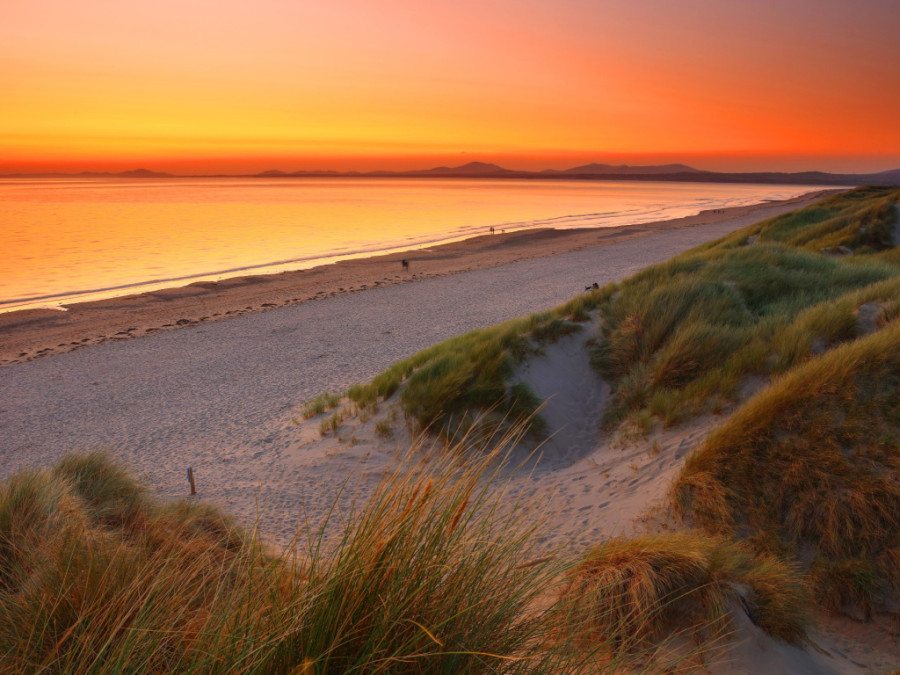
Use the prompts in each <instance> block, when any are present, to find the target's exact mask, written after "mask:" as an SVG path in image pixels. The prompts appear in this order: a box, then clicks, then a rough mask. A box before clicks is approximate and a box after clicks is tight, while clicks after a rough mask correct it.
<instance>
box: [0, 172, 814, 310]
mask: <svg viewBox="0 0 900 675" xmlns="http://www.w3.org/2000/svg"><path fill="white" fill-rule="evenodd" d="M811 189H812V188H810V187H804V186H764V185H716V184H701V183H645V182H630V181H623V182H586V181H547V182H539V181H529V180H522V181H518V180H497V181H490V180H461V179H455V180H402V179H241V178H214V179H208V178H203V179H194V178H181V179H159V180H139V179H130V180H129V179H66V180H59V179H40V180H34V179H16V180H0V311H10V310H13V309H21V308H24V307H53V306H59V305H62V304H64V303H67V302H74V301H79V300H86V299H96V298H101V297H110V296H114V295H122V294H126V293H134V292H139V291H145V290H152V289H156V288H161V287H166V286H176V285H184V284H188V283H191V282H193V281H198V280H201V279H203V280H209V279H221V278H223V277H228V276H237V275H242V274H247V273H271V272H278V271H283V270H288V269H300V268H304V267H312V266H314V265H318V264H322V263H325V262H332V261H334V260H339V259H345V258H352V257H362V256H368V255H372V254H373V253H378V252H384V251H392V250H404V249H414V248H417V247H420V246H425V245H428V244H434V243H437V242H445V241H451V240H456V239H462V238H466V237H471V236H475V235H478V234H483V233H486V232H488V229H489V228H490V227H492V226H493V227H496V228H497V229H498V230H506V231H512V230H520V229H525V228H535V227H555V228H575V227H616V226H620V225H626V224H632V223H645V222H650V221H655V220H665V219H669V218H678V217H681V216H686V215H692V214H695V213H697V212H698V211H701V210H703V209H712V208H722V207H728V206H738V205H744V204H753V203H758V202H761V201H765V200H770V199H785V198H788V197H792V196H794V195H798V194H802V193H804V192H808V191H809V190H811Z"/></svg>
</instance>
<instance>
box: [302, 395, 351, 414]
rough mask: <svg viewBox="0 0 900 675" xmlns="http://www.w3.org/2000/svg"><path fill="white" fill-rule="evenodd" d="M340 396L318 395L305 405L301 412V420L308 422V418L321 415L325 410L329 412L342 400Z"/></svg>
mask: <svg viewBox="0 0 900 675" xmlns="http://www.w3.org/2000/svg"><path fill="white" fill-rule="evenodd" d="M343 398H344V397H343V395H342V394H330V393H328V392H326V393H324V394H319V395H318V396H316V397H315V398H314V399H313V400H311V401H309V402H307V403H305V404H304V405H303V408H302V410H301V414H302V415H303V419H305V420H308V419H309V418H310V417H315V416H316V415H321V414H322V413H323V412H325V411H326V410H331V409H332V408H334V407H335V406H336V405H338V404H339V403H340V402H341V401H342V400H343Z"/></svg>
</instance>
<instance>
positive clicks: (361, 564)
mask: <svg viewBox="0 0 900 675" xmlns="http://www.w3.org/2000/svg"><path fill="white" fill-rule="evenodd" d="M496 440H497V447H495V452H494V453H491V454H488V455H478V456H479V457H480V459H479V461H477V462H473V461H472V454H471V453H466V452H454V453H444V454H442V455H440V457H439V458H437V459H432V460H429V461H426V460H424V459H421V457H422V454H421V453H419V454H418V455H416V456H417V457H419V459H417V460H415V461H412V462H411V464H410V467H409V470H408V471H403V472H400V473H397V474H390V475H388V476H386V477H385V479H384V480H383V481H382V482H381V484H380V485H379V486H378V487H377V489H376V490H375V491H374V493H373V494H372V495H371V496H370V497H368V498H366V499H365V500H364V501H363V502H360V503H358V504H357V505H355V506H354V508H352V509H351V511H350V512H349V513H347V514H344V516H342V519H341V521H340V523H329V522H327V521H326V522H324V523H322V524H321V525H320V526H318V527H310V529H309V531H308V532H300V533H298V535H297V539H296V541H295V544H296V547H291V548H289V549H288V550H286V551H284V552H281V553H278V552H274V551H272V550H271V549H269V548H267V547H266V546H264V545H263V544H262V543H261V542H260V541H259V539H258V538H257V536H256V535H255V534H254V533H252V532H246V531H244V530H242V529H241V528H240V527H238V526H237V525H236V524H235V523H234V522H233V521H232V520H231V519H230V518H228V517H227V516H225V515H224V514H222V513H221V512H220V511H218V510H217V509H215V508H213V507H210V506H208V505H204V504H202V503H188V502H183V501H182V502H176V503H166V504H164V503H159V502H157V501H155V500H154V499H152V498H151V497H150V496H149V495H148V493H147V492H146V491H145V489H144V488H142V487H141V486H140V484H138V483H137V482H136V481H135V480H134V479H133V478H132V477H131V476H130V475H129V474H128V472H127V471H125V470H123V469H122V468H121V467H119V466H117V465H116V464H114V463H113V462H111V461H110V459H109V458H108V457H107V456H105V455H100V454H90V455H70V456H68V457H66V458H64V459H63V460H62V461H61V462H60V463H59V464H58V465H57V466H56V467H54V468H53V469H50V470H37V471H25V472H21V473H18V474H16V475H15V476H13V477H11V478H10V479H9V480H7V481H6V482H5V483H3V484H2V486H0V672H10V673H14V672H15V673H19V672H46V673H67V674H68V673H76V674H77V673H120V672H141V673H145V672H146V673H304V674H306V673H353V672H364V673H379V672H384V673H584V672H621V671H622V670H633V671H640V670H645V669H646V668H647V667H648V663H651V662H652V663H657V664H658V663H659V660H658V658H657V659H656V660H653V659H651V660H648V658H649V655H651V654H657V656H658V654H659V653H661V652H660V651H659V648H660V647H661V646H663V645H665V644H666V643H667V642H668V641H669V640H670V637H669V636H667V635H664V634H660V635H658V636H654V639H657V638H658V641H657V642H655V643H653V644H649V645H648V644H642V645H641V646H640V648H630V649H628V650H618V651H617V652H615V653H611V652H610V650H609V649H608V645H609V643H610V640H611V639H614V638H615V639H618V637H617V636H619V634H620V633H622V632H623V631H624V632H625V633H629V632H634V631H638V632H640V631H642V629H641V628H640V627H639V626H638V624H635V623H634V622H635V621H638V622H639V623H640V622H643V621H645V619H644V618H642V617H639V616H636V615H635V613H634V611H633V609H634V608H633V606H632V600H633V598H632V597H630V596H628V595H627V594H621V595H619V597H620V599H621V602H617V601H616V600H615V599H614V598H615V595H616V594H618V593H619V590H620V586H621V583H620V582H617V583H618V585H616V583H614V582H612V581H609V582H608V583H610V586H609V588H608V589H607V591H606V596H607V599H606V603H607V605H608V607H605V608H604V609H602V610H601V611H598V607H597V606H596V605H594V606H592V611H590V612H589V613H585V612H584V611H583V610H584V598H585V597H587V596H586V595H585V593H583V592H582V591H583V589H582V588H580V587H579V589H578V593H574V592H573V590H574V589H575V584H576V583H577V584H581V585H582V586H583V585H584V584H585V583H587V581H589V582H590V593H594V594H596V593H600V594H602V593H603V592H604V591H603V584H606V583H607V581H604V582H603V583H600V584H598V582H597V579H596V578H595V573H596V570H597V569H598V567H597V566H598V565H600V564H601V563H600V562H599V560H600V557H599V556H601V555H602V554H600V553H598V552H597V551H595V552H592V553H591V554H589V556H588V557H587V559H586V562H584V563H582V564H581V566H580V567H579V566H578V561H577V560H575V559H573V558H572V557H571V556H569V555H567V554H565V553H564V552H563V551H562V550H556V551H551V552H550V554H549V555H548V552H547V551H546V550H543V549H539V548H538V547H537V543H536V542H537V541H538V538H539V537H540V536H541V533H542V528H543V519H542V517H541V516H540V515H539V514H538V505H535V504H523V503H520V502H517V501H516V500H515V499H513V498H511V496H510V495H509V493H508V492H507V490H506V489H505V488H504V483H503V479H501V478H500V475H501V474H504V473H505V472H506V471H507V469H506V468H505V466H504V460H503V457H504V454H503V453H504V451H505V448H508V447H509V446H510V445H511V444H512V443H514V442H515V441H516V440H517V438H516V437H509V436H508V437H505V438H502V439H496ZM411 458H412V456H411ZM334 525H338V526H339V527H340V528H341V533H340V535H339V536H338V537H337V538H336V540H334V541H330V542H327V541H326V539H325V532H326V530H329V529H330V528H332V527H333V526H334ZM706 541H707V540H706V539H704V538H703V537H702V536H697V537H694V536H687V535H685V537H684V542H681V543H678V544H677V546H676V547H675V548H685V547H686V546H689V545H690V546H693V547H694V548H695V549H696V548H697V547H699V548H700V549H703V550H706V549H709V545H708V544H706V543H704V542H706ZM715 541H716V542H718V543H717V544H716V546H720V547H722V548H723V549H724V550H728V551H731V549H730V548H729V546H730V545H728V544H726V543H725V542H724V540H715ZM685 542H686V543H685ZM682 544H684V546H682ZM617 545H619V546H621V544H616V543H613V544H610V545H608V546H607V547H601V548H600V549H598V551H608V550H609V546H617ZM634 546H635V547H637V548H640V549H641V550H644V551H646V550H650V549H653V548H654V547H656V548H657V549H660V551H662V552H661V553H658V554H657V555H662V556H665V555H670V556H671V555H673V552H672V550H673V544H672V541H670V540H666V539H661V540H660V541H659V542H658V543H657V542H655V540H650V543H649V544H648V543H647V542H643V543H636V544H634ZM703 547H706V549H704V548H703ZM666 551H668V553H666ZM683 554H684V555H688V556H689V555H691V554H690V553H688V552H683ZM729 555H731V556H732V557H733V556H734V554H732V553H729ZM741 555H743V554H741ZM675 557H676V558H677V555H676V556H675ZM711 557H714V556H709V555H707V558H711ZM729 560H730V558H729ZM749 560H750V558H749V557H746V556H745V557H742V558H739V560H738V562H737V563H733V562H729V563H728V564H727V565H725V567H727V568H728V570H729V574H730V576H727V579H728V580H732V579H735V580H740V581H743V582H745V583H750V584H751V586H752V587H753V588H754V589H756V586H753V581H752V580H750V576H752V575H751V574H750V572H748V571H747V570H751V571H752V570H757V567H754V565H755V564H756V563H752V562H749ZM605 564H606V565H607V566H608V565H609V561H607V562H606V563H605ZM630 564H631V563H625V564H624V567H623V568H622V571H621V574H620V577H622V576H623V575H624V576H630V575H631V572H630V571H629V569H630V568H629V567H628V565H630ZM705 564H707V566H709V565H712V567H714V568H715V569H714V570H713V571H712V572H708V573H705V574H700V575H698V576H697V577H696V578H685V579H683V580H682V581H681V584H682V587H683V588H684V590H685V592H686V593H693V592H697V593H701V594H705V593H706V591H705V590H704V587H705V586H706V584H707V582H708V580H709V577H710V575H713V576H715V575H716V574H719V573H718V572H717V571H716V570H718V569H719V567H722V563H719V562H716V563H714V564H713V563H710V562H709V561H707V563H705ZM729 565H730V567H729ZM734 570H737V571H734ZM661 573H662V574H668V572H667V571H666V570H662V571H661ZM754 573H755V572H754ZM760 574H761V573H760ZM719 576H722V575H721V574H719ZM576 579H577V580H579V581H577V582H576V581H575V580H576ZM722 579H723V580H724V579H726V576H722ZM781 583H782V581H780V580H776V581H775V582H774V584H775V586H774V587H775V588H776V591H775V592H776V595H778V594H782V593H783V589H782V588H781V586H780V585H779V584H781ZM757 590H758V589H757ZM591 597H594V596H591ZM704 597H705V595H704ZM778 597H779V598H781V599H782V600H784V603H785V605H784V607H783V609H782V610H781V613H779V614H773V616H778V617H779V619H778V620H779V621H785V622H787V623H790V621H795V622H802V620H803V616H805V608H804V606H803V604H802V599H800V598H793V597H787V596H782V595H778ZM785 598H786V599H785ZM670 601H671V598H670V597H669V596H667V595H666V594H658V595H657V596H655V597H646V598H643V599H642V602H643V603H644V605H643V606H642V609H643V610H646V612H647V617H646V620H649V621H655V618H654V617H655V616H656V615H657V614H658V613H665V612H666V611H667V610H666V605H667V604H668V603H669V602H670ZM622 603H625V604H622ZM792 613H794V614H795V615H796V616H795V618H794V619H791V618H790V615H791V614H792ZM783 617H787V618H783ZM704 621H707V622H708V623H709V626H710V629H712V628H715V627H717V625H718V624H716V622H719V621H720V617H718V616H717V615H713V614H711V615H709V616H699V617H695V616H693V615H692V616H691V617H690V621H688V622H686V623H685V625H684V630H692V631H693V630H703V623H704ZM675 623H677V622H675ZM714 624H716V625H714ZM673 625H674V624H673ZM779 625H780V624H779ZM598 631H599V632H598ZM774 632H775V634H776V635H779V633H778V632H777V631H774ZM780 636H781V637H786V638H789V639H792V638H794V637H796V636H795V635H794V634H793V633H788V634H782V635H780ZM648 637H649V636H648ZM696 651H697V650H696V649H693V648H692V649H689V650H688V651H687V652H682V653H680V654H678V655H674V656H672V655H669V656H668V657H667V661H666V663H667V664H668V665H672V666H674V667H677V666H678V664H679V663H680V662H682V661H684V660H685V659H687V658H690V657H692V656H693V655H694V653H695V652H696Z"/></svg>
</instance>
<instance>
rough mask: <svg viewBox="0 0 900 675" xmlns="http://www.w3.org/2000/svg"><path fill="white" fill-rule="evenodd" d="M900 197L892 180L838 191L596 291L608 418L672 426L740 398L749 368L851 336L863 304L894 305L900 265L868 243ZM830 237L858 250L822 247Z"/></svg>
mask: <svg viewBox="0 0 900 675" xmlns="http://www.w3.org/2000/svg"><path fill="white" fill-rule="evenodd" d="M898 198H900V191H898V190H896V189H895V188H860V189H857V190H853V191H851V192H847V193H844V194H841V195H837V196H835V197H831V198H828V199H825V200H823V201H821V202H818V203H816V204H813V205H812V206H809V207H806V208H804V209H800V210H798V211H795V212H793V213H790V214H785V215H783V216H778V217H776V218H774V219H770V220H767V221H763V222H762V223H758V224H756V225H751V226H749V227H746V228H744V229H742V230H739V231H738V232H735V233H733V234H731V235H729V236H727V237H723V238H722V239H719V240H717V241H715V242H711V243H710V244H706V245H704V246H700V247H698V248H695V249H693V250H692V251H688V252H687V253H685V254H682V255H680V256H677V257H675V258H673V259H671V260H670V261H668V262H666V263H662V264H659V265H655V266H652V267H649V268H647V269H645V270H643V271H641V272H640V273H638V274H636V275H635V276H633V277H631V278H629V279H627V280H626V281H624V282H622V283H621V284H620V285H619V286H617V287H616V288H615V290H613V291H612V292H608V291H604V294H605V295H606V297H607V299H606V300H605V301H603V302H602V303H601V304H600V312H601V315H602V317H603V329H602V330H603V333H602V337H601V339H600V340H598V345H597V348H596V350H595V353H594V356H593V362H594V364H595V365H596V366H597V367H598V369H599V370H600V372H601V373H602V374H603V376H604V377H605V378H606V379H607V380H608V381H609V382H610V384H611V387H612V389H613V402H612V405H611V406H610V407H609V408H608V410H607V413H606V419H605V421H606V422H607V423H608V424H616V423H618V422H621V421H622V420H623V419H625V418H626V417H628V416H632V415H635V414H637V413H638V412H640V411H642V410H649V411H650V412H652V413H653V414H654V415H656V416H657V417H658V418H660V419H662V420H663V422H664V423H665V424H674V423H677V422H680V421H682V420H683V419H685V418H687V417H690V416H693V415H696V414H699V413H701V412H704V411H705V410H708V409H709V407H710V402H716V401H718V402H719V403H721V402H722V401H734V400H736V398H737V392H738V391H739V389H740V385H741V383H742V382H743V381H744V379H745V378H746V377H748V376H751V375H757V376H764V377H770V376H773V375H777V374H779V373H783V372H786V371H787V370H788V369H790V368H791V367H793V366H794V365H796V364H798V363H799V362H801V361H803V360H804V359H807V358H810V357H812V356H814V355H815V353H816V352H818V351H822V350H824V349H826V348H829V347H831V346H833V345H835V344H839V343H841V342H844V341H847V340H852V339H855V338H856V337H858V336H859V334H860V333H861V331H860V330H859V322H858V320H857V315H856V313H857V310H858V309H859V307H860V306H861V305H862V304H864V303H865V302H881V303H884V304H885V305H886V306H887V305H889V304H890V303H892V302H894V303H896V297H897V288H898V284H897V283H896V282H897V280H898V279H900V264H896V263H895V262H894V261H893V260H892V259H891V258H888V257H885V256H886V255H887V254H886V253H885V254H877V255H876V254H875V252H877V251H886V250H887V249H886V247H888V246H890V242H891V241H892V240H891V237H890V236H889V235H891V233H892V230H893V228H894V226H895V223H896V213H895V208H894V202H895V201H896V200H897V199H898ZM750 241H752V242H753V243H752V244H749V243H748V242H750ZM833 246H846V247H847V248H849V249H851V250H856V251H857V253H858V255H854V256H849V257H846V258H840V259H838V258H834V257H830V256H827V255H823V254H822V253H820V252H819V250H820V249H821V248H827V247H833ZM864 251H867V252H868V253H865V252H864ZM898 262H900V261H898Z"/></svg>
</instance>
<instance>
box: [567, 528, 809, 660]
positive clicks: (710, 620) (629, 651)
mask: <svg viewBox="0 0 900 675" xmlns="http://www.w3.org/2000/svg"><path fill="white" fill-rule="evenodd" d="M569 579H570V580H569V583H568V585H567V586H566V587H565V589H564V590H563V594H564V595H566V596H571V597H573V598H575V601H574V611H575V612H576V614H579V615H581V616H583V617H584V619H585V620H587V622H588V623H589V625H590V626H591V628H592V632H591V635H592V639H594V640H597V641H600V642H602V643H603V644H604V646H605V647H606V648H607V649H609V650H611V651H612V652H613V653H614V654H617V655H644V654H646V653H647V652H648V651H650V650H652V649H653V648H654V647H657V646H659V645H662V644H667V643H668V642H670V641H672V640H673V639H674V638H676V637H679V636H682V635H686V634H689V635H690V636H691V637H692V638H693V639H694V640H695V641H696V642H697V643H698V644H700V645H705V646H707V647H709V646H712V645H714V644H715V642H716V641H717V640H718V639H720V638H721V637H722V636H723V635H724V634H726V633H727V632H728V631H729V630H730V618H729V612H732V611H742V608H743V611H746V612H747V613H748V615H749V616H750V617H751V620H752V621H753V622H754V623H756V624H757V625H759V626H760V628H762V629H763V630H765V631H766V632H767V633H768V634H769V635H772V636H773V637H775V638H778V639H780V640H783V641H785V642H789V643H800V642H803V641H804V639H805V636H806V627H807V624H808V621H809V617H808V606H809V599H808V592H807V590H806V588H805V586H804V584H803V582H802V580H801V578H800V575H799V574H798V573H797V572H796V570H794V569H793V568H791V567H790V566H788V565H786V564H784V563H781V562H778V561H776V560H775V559H773V558H767V557H759V556H756V555H754V554H752V553H750V552H749V551H748V550H747V549H746V548H744V547H743V546H742V545H741V544H737V543H734V542H732V541H729V540H726V539H724V538H722V537H710V536H707V535H703V534H700V533H697V532H679V533H670V534H665V535H656V536H643V537H638V538H636V539H623V538H618V539H611V540H609V541H607V542H605V543H603V544H601V545H600V546H598V547H596V548H594V549H593V550H591V551H590V552H588V553H587V555H586V556H585V557H584V560H583V561H582V562H581V564H580V565H579V566H578V567H577V568H575V570H574V571H573V572H572V573H570V575H569Z"/></svg>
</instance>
